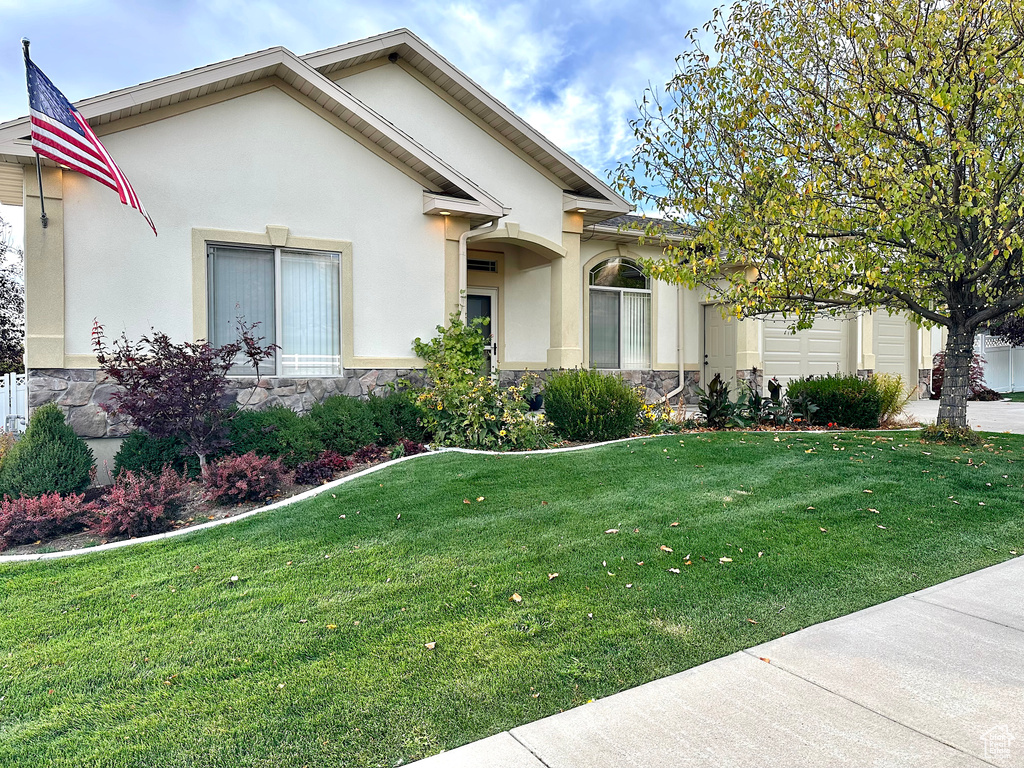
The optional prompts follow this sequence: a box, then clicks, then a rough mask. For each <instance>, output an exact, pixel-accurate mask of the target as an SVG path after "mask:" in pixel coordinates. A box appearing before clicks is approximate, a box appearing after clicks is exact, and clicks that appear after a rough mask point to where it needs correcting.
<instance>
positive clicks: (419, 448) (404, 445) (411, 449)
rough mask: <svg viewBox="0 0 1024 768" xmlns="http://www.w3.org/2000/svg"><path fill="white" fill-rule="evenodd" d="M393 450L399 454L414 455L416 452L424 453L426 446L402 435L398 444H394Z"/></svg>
mask: <svg viewBox="0 0 1024 768" xmlns="http://www.w3.org/2000/svg"><path fill="white" fill-rule="evenodd" d="M395 450H396V452H397V453H398V455H399V456H415V455H416V454H417V453H424V452H425V451H426V450H427V446H425V445H423V444H422V443H417V442H416V441H415V440H410V439H409V438H407V437H403V438H402V439H401V440H399V441H398V445H396V446H395Z"/></svg>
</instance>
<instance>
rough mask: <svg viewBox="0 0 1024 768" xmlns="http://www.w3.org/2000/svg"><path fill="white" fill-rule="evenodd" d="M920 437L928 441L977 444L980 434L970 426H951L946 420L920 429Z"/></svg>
mask: <svg viewBox="0 0 1024 768" xmlns="http://www.w3.org/2000/svg"><path fill="white" fill-rule="evenodd" d="M921 439H922V440H925V441H927V442H929V443H951V444H955V445H978V444H979V443H981V435H979V434H978V433H977V432H975V431H974V430H973V429H971V428H970V427H951V426H950V425H949V422H948V421H944V422H942V423H941V424H932V425H931V426H928V427H925V428H924V429H923V430H921Z"/></svg>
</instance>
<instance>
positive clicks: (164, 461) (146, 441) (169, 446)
mask: <svg viewBox="0 0 1024 768" xmlns="http://www.w3.org/2000/svg"><path fill="white" fill-rule="evenodd" d="M186 451H188V449H187V448H186V447H185V444H184V443H183V442H182V441H181V440H179V439H178V438H177V437H153V436H152V435H150V434H149V433H148V432H143V431H142V430H141V429H137V430H135V431H134V432H131V433H130V434H129V435H128V436H127V437H126V438H125V439H124V440H122V441H121V447H120V449H118V451H117V454H116V455H115V456H114V477H119V476H120V475H121V473H122V472H135V473H136V474H138V473H139V472H145V473H148V474H150V475H158V474H160V472H161V471H163V468H164V467H172V468H173V469H174V471H175V472H178V473H179V474H182V475H185V476H186V477H199V458H198V457H197V456H196V455H195V454H193V453H192V452H190V451H188V452H187V453H186Z"/></svg>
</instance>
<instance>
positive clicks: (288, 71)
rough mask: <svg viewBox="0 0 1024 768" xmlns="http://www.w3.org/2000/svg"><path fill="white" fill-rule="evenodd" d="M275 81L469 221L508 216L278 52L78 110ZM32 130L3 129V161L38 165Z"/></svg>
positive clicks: (137, 111)
mask: <svg viewBox="0 0 1024 768" xmlns="http://www.w3.org/2000/svg"><path fill="white" fill-rule="evenodd" d="M274 77H276V78H278V79H280V80H281V81H283V82H284V83H286V84H287V85H289V86H291V87H293V88H295V89H296V90H297V91H299V92H300V93H302V94H303V95H304V96H306V97H308V98H309V99H310V100H312V101H313V102H315V103H316V104H318V105H319V106H320V107H322V108H324V109H325V110H327V111H328V112H330V113H332V114H333V115H335V116H336V117H338V118H340V119H341V120H343V121H344V122H345V124H346V125H347V126H348V127H349V128H351V129H352V130H353V131H355V132H356V133H357V134H358V135H359V136H361V137H362V138H363V139H364V140H365V141H366V142H368V143H370V144H371V145H373V146H374V147H375V148H376V150H377V151H378V153H380V154H383V155H385V156H386V157H388V158H390V159H392V160H393V161H394V162H395V163H397V164H399V165H400V166H404V167H405V168H407V169H408V170H409V171H410V172H411V174H412V175H414V176H415V177H418V178H420V179H421V180H422V181H423V182H424V185H425V186H426V187H427V191H429V192H434V193H439V194H441V195H443V196H445V197H447V198H451V199H453V200H456V201H457V200H465V201H467V202H470V203H471V204H470V205H468V206H465V207H466V208H467V211H468V215H469V216H470V218H494V217H496V216H502V215H504V214H505V213H507V212H508V210H507V209H506V208H505V207H504V206H503V205H502V204H501V203H500V202H499V201H498V200H497V199H496V198H494V197H493V196H492V195H490V194H489V193H488V192H486V191H485V190H483V189H482V188H481V187H479V186H478V185H477V184H475V183H474V182H472V181H471V180H470V179H468V178H466V177H465V176H464V175H463V174H461V173H460V172H459V171H458V170H456V169H455V168H453V167H452V166H450V165H449V164H447V163H446V162H445V161H443V160H442V159H441V158H439V157H437V156H436V155H434V154H433V153H432V152H430V150H428V149H426V148H425V147H424V146H422V145H421V144H419V143H418V142H417V141H416V140H415V139H413V138H412V137H411V136H409V135H408V134H406V133H405V132H403V131H402V130H400V129H399V128H398V127H396V126H395V125H393V124H392V123H391V122H389V121H388V120H386V119H385V118H384V117H382V116H381V115H380V114H378V113H377V112H375V111H374V110H372V109H371V108H370V107H368V106H367V105H366V104H364V103H363V102H361V101H360V100H359V99H357V98H356V97H355V96H353V95H352V94H351V93H349V92H348V91H346V90H344V89H343V88H341V87H339V86H338V85H337V84H335V83H334V82H332V81H331V80H330V79H329V78H327V77H325V76H324V75H323V74H321V73H320V72H318V71H317V70H315V69H314V68H312V67H311V66H309V65H308V64H307V63H306V62H304V61H303V60H302V59H300V58H299V57H298V56H296V55H295V54H293V53H292V52H291V51H289V50H287V49H286V48H282V47H280V46H278V47H275V48H268V49H267V50H264V51H257V52H256V53H250V54H247V55H245V56H239V57H238V58H234V59H229V60H227V61H222V62H219V63H217V64H211V65H209V66H206V67H200V68H198V69H193V70H189V71H188V72H183V73H181V74H178V75H172V76H170V77H164V78H161V79H159V80H152V81H150V82H147V83H142V84H141V85H136V86H133V87H131V88H123V89H121V90H118V91H112V92H110V93H107V94H103V95H101V96H95V97H93V98H90V99H85V100H83V101H80V102H78V103H77V104H76V105H75V106H76V107H77V108H78V110H79V111H80V112H81V113H82V115H83V116H84V117H85V118H86V119H87V120H88V121H89V123H90V124H91V125H92V126H93V127H96V128H101V127H102V126H105V125H107V124H110V123H114V122H115V121H117V120H120V119H123V118H127V117H132V116H135V115H141V114H144V113H146V112H150V111H153V110H157V109H160V108H163V107H168V106H171V105H174V104H180V103H183V102H187V101H189V100H192V99H198V98H201V97H204V96H210V95H215V94H217V93H220V92H222V91H226V90H228V89H230V88H235V87H237V86H244V85H247V84H249V83H255V82H257V81H260V80H264V79H267V78H274ZM29 130H30V129H29V118H28V117H22V118H19V119H17V120H11V121H8V122H5V123H0V162H6V163H22V164H30V163H32V162H34V158H35V153H34V152H33V151H32V147H31V145H30V143H29V142H28V141H27V140H26V136H27V135H28V133H29ZM47 162H48V161H47ZM48 164H49V163H48Z"/></svg>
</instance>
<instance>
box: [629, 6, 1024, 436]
mask: <svg viewBox="0 0 1024 768" xmlns="http://www.w3.org/2000/svg"><path fill="white" fill-rule="evenodd" d="M687 40H688V45H687V49H686V51H684V52H683V53H682V54H681V55H680V56H679V57H678V58H677V60H676V61H677V74H676V75H675V76H674V77H673V78H672V79H671V80H670V81H669V82H668V84H667V86H666V87H665V91H664V93H663V94H662V93H659V92H656V91H655V90H653V89H650V90H648V91H647V92H646V93H645V94H644V98H643V101H642V103H641V104H640V105H639V117H638V118H637V119H636V120H634V121H633V122H632V127H633V130H634V133H635V136H636V139H637V146H636V148H635V150H634V152H633V153H632V156H631V157H630V159H629V160H627V161H626V162H624V163H622V164H621V165H620V166H619V168H618V170H617V178H618V182H619V185H620V187H621V188H622V189H623V190H624V191H626V192H628V193H632V195H633V196H634V198H635V199H636V200H637V201H638V202H640V203H643V204H646V205H652V206H653V207H656V208H658V209H660V210H661V211H663V212H664V215H665V217H666V218H667V219H668V220H669V221H670V222H672V224H673V225H674V226H676V227H683V228H685V229H686V230H688V231H689V232H690V234H691V236H692V237H691V239H690V240H689V241H688V242H685V243H670V242H666V243H665V250H664V254H663V257H662V258H661V259H658V260H654V261H652V262H650V263H648V264H647V267H648V269H649V270H650V272H651V274H652V276H654V277H656V278H659V279H661V280H667V281H674V282H679V283H682V284H685V285H688V286H690V287H695V286H697V285H702V286H706V287H707V288H708V289H709V290H710V291H711V292H712V294H713V295H716V296H717V297H718V298H720V299H721V300H723V301H725V302H727V303H728V304H730V305H731V306H732V307H733V308H734V311H735V313H736V314H737V316H741V317H742V316H753V315H758V314H766V313H774V312H781V313H783V314H784V315H785V316H786V317H788V318H790V319H791V320H792V321H793V326H794V327H796V328H806V327H808V326H810V325H811V322H812V320H813V319H814V317H815V316H816V315H819V314H822V313H827V314H844V313H847V312H850V311H858V310H859V311H866V310H874V309H879V308H883V309H886V310H888V311H889V312H900V311H903V312H908V313H910V315H911V316H913V317H914V318H916V319H917V321H918V322H920V323H922V324H925V325H929V326H933V325H941V326H945V327H946V329H947V330H948V342H947V344H946V349H945V359H946V382H945V384H944V385H943V388H942V397H941V400H940V405H939V421H940V422H941V421H949V422H950V424H951V425H953V426H956V427H962V426H966V424H967V406H966V400H967V394H968V385H969V370H970V364H971V357H972V351H973V344H974V336H975V333H976V332H977V330H978V329H979V327H980V326H982V325H983V324H986V323H990V322H992V321H995V320H998V319H999V318H1000V317H1002V316H1004V315H1007V314H1009V313H1013V312H1014V311H1016V310H1018V309H1019V308H1021V307H1024V175H1022V163H1024V7H1022V6H1020V5H1018V4H1017V0H895V1H894V0H859V1H858V2H848V1H847V0H817V1H815V2H808V0H775V1H769V0H745V1H744V2H739V3H737V4H735V5H733V6H732V7H731V8H729V9H718V10H716V11H715V13H714V16H713V18H712V20H711V21H710V22H708V24H707V25H706V26H705V27H704V28H703V31H700V30H693V31H691V32H690V33H689V35H688V36H687ZM705 40H707V41H708V42H707V43H706V44H705ZM656 232H657V230H656V228H655V227H654V225H653V224H652V225H651V227H650V228H649V232H648V234H649V235H652V236H653V235H655V234H656Z"/></svg>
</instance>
